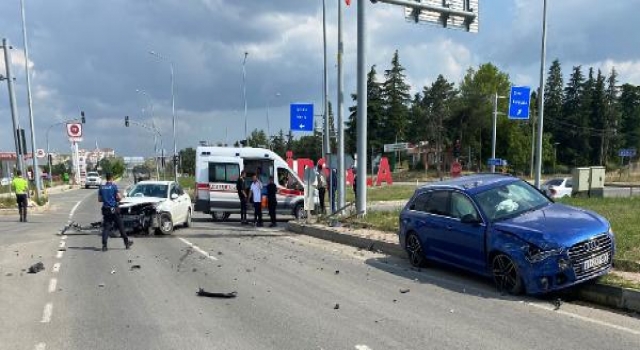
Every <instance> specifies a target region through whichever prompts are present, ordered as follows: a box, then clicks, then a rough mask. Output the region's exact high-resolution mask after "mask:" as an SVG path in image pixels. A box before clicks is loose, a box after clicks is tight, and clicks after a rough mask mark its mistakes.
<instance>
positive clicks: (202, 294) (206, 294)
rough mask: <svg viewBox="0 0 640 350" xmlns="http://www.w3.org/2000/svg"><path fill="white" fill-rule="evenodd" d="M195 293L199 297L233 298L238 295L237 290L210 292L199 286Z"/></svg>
mask: <svg viewBox="0 0 640 350" xmlns="http://www.w3.org/2000/svg"><path fill="white" fill-rule="evenodd" d="M196 295H197V296H199V297H209V298H223V299H231V298H235V297H236V296H237V295H238V292H236V291H233V292H231V293H212V292H207V291H205V290H204V289H202V288H200V289H198V291H197V292H196Z"/></svg>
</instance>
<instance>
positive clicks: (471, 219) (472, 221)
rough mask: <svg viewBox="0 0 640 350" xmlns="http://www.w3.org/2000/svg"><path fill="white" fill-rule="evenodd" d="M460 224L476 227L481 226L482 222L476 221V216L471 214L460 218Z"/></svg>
mask: <svg viewBox="0 0 640 350" xmlns="http://www.w3.org/2000/svg"><path fill="white" fill-rule="evenodd" d="M460 222H462V223H463V224H470V225H477V224H481V223H482V220H480V219H478V218H477V217H476V216H474V215H472V214H466V215H465V216H463V217H462V219H460Z"/></svg>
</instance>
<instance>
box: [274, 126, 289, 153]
mask: <svg viewBox="0 0 640 350" xmlns="http://www.w3.org/2000/svg"><path fill="white" fill-rule="evenodd" d="M271 150H272V151H274V152H275V153H277V154H278V155H279V156H280V157H282V158H283V159H286V157H287V141H286V139H285V134H284V131H283V130H282V129H280V131H279V132H278V134H277V135H276V136H274V137H273V140H272V142H271Z"/></svg>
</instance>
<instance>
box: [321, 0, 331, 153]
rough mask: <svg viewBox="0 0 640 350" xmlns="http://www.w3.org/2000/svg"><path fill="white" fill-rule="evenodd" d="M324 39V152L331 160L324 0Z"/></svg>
mask: <svg viewBox="0 0 640 350" xmlns="http://www.w3.org/2000/svg"><path fill="white" fill-rule="evenodd" d="M322 41H323V52H324V54H323V56H324V79H323V92H322V104H323V107H322V109H323V110H324V112H323V114H324V142H323V143H324V151H323V152H322V153H324V155H325V161H326V162H328V161H329V156H330V155H331V143H330V142H331V141H330V140H331V135H330V134H329V114H328V113H329V106H328V105H329V77H328V72H327V4H326V0H322Z"/></svg>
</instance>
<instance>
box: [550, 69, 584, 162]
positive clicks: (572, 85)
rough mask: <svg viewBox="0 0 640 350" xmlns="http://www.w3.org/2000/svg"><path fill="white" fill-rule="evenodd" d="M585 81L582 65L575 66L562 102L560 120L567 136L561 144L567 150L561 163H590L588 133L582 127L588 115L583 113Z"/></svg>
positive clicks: (561, 157)
mask: <svg viewBox="0 0 640 350" xmlns="http://www.w3.org/2000/svg"><path fill="white" fill-rule="evenodd" d="M584 88H585V81H584V76H583V75H582V67H581V66H575V67H573V72H572V73H571V76H570V77H569V82H568V83H567V86H566V87H565V89H564V101H563V103H562V115H563V116H564V121H562V122H559V123H558V124H559V125H561V126H562V127H563V128H564V130H565V135H566V136H567V137H566V138H564V139H563V140H562V141H560V142H561V143H560V145H561V147H562V148H564V149H565V150H566V151H565V152H563V153H562V154H561V155H559V161H560V163H563V164H567V165H571V166H582V165H589V164H588V163H589V159H588V158H589V157H588V154H589V153H590V150H591V148H590V147H589V139H588V135H585V130H584V129H583V128H582V127H583V124H584V121H586V120H587V118H586V117H583V115H582V112H583V111H582V101H583V99H584V96H583V95H584Z"/></svg>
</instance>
